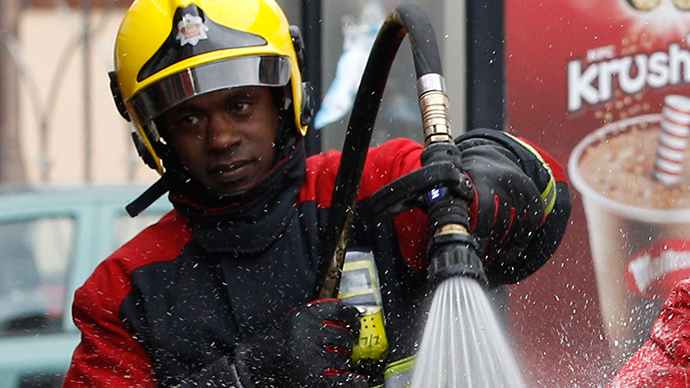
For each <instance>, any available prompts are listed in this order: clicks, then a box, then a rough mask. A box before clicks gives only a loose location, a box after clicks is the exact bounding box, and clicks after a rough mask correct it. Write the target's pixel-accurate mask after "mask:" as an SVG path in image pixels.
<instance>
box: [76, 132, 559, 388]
mask: <svg viewBox="0 0 690 388" xmlns="http://www.w3.org/2000/svg"><path fill="white" fill-rule="evenodd" d="M422 151H423V149H422V147H421V146H420V145H419V144H417V143H415V142H412V141H409V140H403V139H400V140H393V141H389V142H387V143H385V144H383V145H381V146H379V147H375V148H372V149H371V150H370V151H369V154H368V157H367V162H366V166H365V170H364V172H363V177H362V183H361V186H360V191H359V195H358V209H357V210H358V217H357V221H356V222H355V224H354V227H353V234H352V238H351V240H350V241H351V242H350V244H349V246H353V247H354V246H362V247H366V248H368V249H371V250H372V251H373V252H374V255H375V257H376V259H377V265H378V269H379V276H380V281H381V287H382V295H383V297H384V311H385V318H386V331H387V336H388V339H389V355H388V358H389V360H388V361H395V360H399V359H402V358H405V357H408V356H410V355H412V349H413V342H414V341H415V340H416V338H415V337H416V333H418V332H419V328H418V327H417V326H416V319H414V317H416V316H418V315H419V314H417V313H415V310H416V308H417V305H418V304H419V302H420V301H421V298H422V296H423V295H424V292H425V287H426V273H425V271H424V269H425V268H426V266H427V264H428V262H427V259H426V249H427V243H428V232H427V218H426V215H425V214H424V213H423V212H422V211H421V210H419V209H414V210H411V211H407V212H405V213H403V214H401V215H399V216H397V217H395V218H394V219H392V220H391V219H388V218H382V217H379V216H377V215H374V214H370V213H371V212H370V211H369V209H370V208H371V204H370V203H369V201H368V198H369V197H370V196H371V195H372V194H373V193H374V192H375V191H376V190H378V189H379V188H381V187H382V186H384V185H385V184H387V183H389V182H391V181H393V180H395V179H397V178H399V177H401V176H403V175H405V174H407V173H409V172H410V171H413V170H415V169H417V168H419V167H420V154H421V152H422ZM547 157H548V156H547ZM339 162H340V153H339V152H334V151H331V152H327V153H324V154H320V155H316V156H314V157H310V158H309V159H305V157H304V153H303V150H302V148H301V147H298V149H297V151H296V152H295V153H293V154H291V155H290V156H289V157H288V158H286V159H285V160H284V161H282V162H281V163H279V164H278V165H277V166H276V168H275V169H274V170H273V171H272V172H271V173H270V175H269V176H267V177H266V178H265V179H264V180H262V181H261V182H259V183H258V184H257V185H256V186H254V187H252V188H250V189H249V190H248V191H247V192H246V193H245V195H244V196H243V197H242V200H241V201H240V202H238V203H236V204H234V205H231V206H228V207H226V208H222V209H213V210H208V209H201V208H199V207H197V206H195V204H194V203H192V202H189V201H187V200H186V199H185V197H184V196H181V195H176V193H173V194H171V200H172V201H173V204H174V205H175V209H176V210H173V211H171V212H170V213H168V214H167V215H166V216H164V217H163V218H162V219H161V220H160V221H159V222H158V223H156V224H154V225H153V226H151V227H149V228H147V229H146V230H144V231H143V232H141V233H140V234H139V235H138V236H137V237H135V238H134V239H132V240H131V241H130V242H128V243H127V244H125V245H124V246H123V247H122V248H120V249H119V250H117V251H116V252H115V253H113V254H112V255H111V256H110V257H109V258H107V259H106V260H105V261H104V262H103V263H101V264H100V265H99V266H98V268H97V269H96V270H95V271H94V273H93V275H92V276H91V277H90V278H89V279H88V280H87V282H86V283H85V284H84V285H83V286H82V287H81V288H80V289H78V290H77V292H76V294H75V301H74V307H73V314H74V321H75V323H76V325H77V326H78V328H79V329H80V330H81V332H82V341H81V343H80V345H79V346H78V347H77V349H76V351H75V353H74V356H73V359H72V364H71V366H70V369H69V371H68V373H67V376H66V379H65V385H64V386H65V387H77V386H89V387H114V386H128V387H155V386H176V385H184V384H185V383H190V382H191V381H195V382H198V381H199V380H198V376H200V375H203V374H205V375H207V376H212V380H213V382H214V383H215V384H218V385H216V386H232V385H231V384H232V381H234V380H233V379H234V378H235V377H233V376H231V372H232V370H231V368H229V367H228V366H229V365H230V364H231V363H232V354H233V352H234V349H235V347H236V345H237V344H238V343H239V342H243V341H251V338H252V337H253V336H255V335H259V334H263V333H265V332H266V331H267V330H268V329H269V328H271V327H272V326H274V325H275V324H277V323H278V322H280V321H281V320H282V319H283V318H284V316H285V315H286V313H287V312H288V311H289V310H290V309H291V308H293V307H295V306H299V305H301V304H304V303H307V302H309V301H311V300H313V299H314V296H315V290H316V289H317V285H316V272H317V268H318V265H319V255H320V252H321V243H320V239H321V237H322V235H323V232H324V229H325V224H326V219H327V212H328V209H329V207H330V201H331V196H332V193H333V187H334V184H335V178H336V174H337V170H338V165H339ZM548 162H549V164H550V165H551V169H552V170H554V174H553V175H554V176H556V180H557V181H558V182H560V183H558V184H559V185H563V188H562V189H563V190H566V194H567V189H565V186H564V185H565V183H564V181H565V175H564V174H563V171H562V169H561V168H560V166H558V164H557V163H555V162H554V161H552V160H550V159H549V160H548ZM563 201H567V203H565V204H562V205H561V206H564V207H565V208H567V209H569V206H570V204H569V197H568V196H567V195H564V196H563ZM557 206H558V205H557ZM566 218H567V215H566ZM545 225H548V222H547V223H546V224H545ZM555 230H556V234H557V236H551V237H552V238H553V239H555V240H556V243H555V244H553V243H551V245H553V247H551V248H549V249H550V251H547V252H543V249H544V247H543V242H538V243H537V242H535V244H534V247H532V248H530V247H528V249H534V250H535V251H536V250H542V251H541V252H540V254H541V255H546V256H550V255H551V254H552V253H553V250H555V246H557V245H558V244H557V242H558V241H560V238H561V235H562V230H558V228H555ZM540 244H541V245H540ZM379 377H380V376H375V377H374V379H373V380H372V381H378V378H379ZM195 379H197V380H195ZM225 379H227V381H228V382H230V383H229V384H228V385H222V384H223V381H224V380H225ZM211 386H213V385H211Z"/></svg>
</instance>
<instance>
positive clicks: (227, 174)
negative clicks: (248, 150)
mask: <svg viewBox="0 0 690 388" xmlns="http://www.w3.org/2000/svg"><path fill="white" fill-rule="evenodd" d="M249 166H250V162H249V161H247V160H238V161H234V162H231V163H224V164H218V165H216V166H214V167H212V168H210V169H209V170H208V174H209V175H210V176H211V177H212V178H213V179H214V180H218V181H221V182H222V183H231V182H235V181H239V180H242V179H244V178H246V175H247V169H248V168H249Z"/></svg>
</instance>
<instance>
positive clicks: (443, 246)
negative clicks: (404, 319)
mask: <svg viewBox="0 0 690 388" xmlns="http://www.w3.org/2000/svg"><path fill="white" fill-rule="evenodd" d="M475 245H476V242H475V240H474V238H473V237H472V235H471V234H470V233H469V231H468V230H467V228H465V227H464V226H462V225H458V224H448V225H445V226H443V227H442V228H441V229H439V230H438V231H437V233H436V234H435V235H434V237H432V239H431V246H430V249H429V253H430V258H431V262H430V264H429V268H428V269H427V273H428V275H429V280H430V283H432V284H433V285H437V284H438V283H440V282H442V281H443V280H446V279H448V278H450V277H455V276H465V277H470V278H473V279H477V280H478V281H480V282H482V283H484V284H487V283H488V280H487V277H486V274H485V273H484V266H483V265H482V260H481V259H480V258H479V255H477V252H476V247H475Z"/></svg>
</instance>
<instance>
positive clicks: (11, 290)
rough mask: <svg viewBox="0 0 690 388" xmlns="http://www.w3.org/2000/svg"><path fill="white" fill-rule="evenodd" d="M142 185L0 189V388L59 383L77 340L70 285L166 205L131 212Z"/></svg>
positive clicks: (157, 216) (34, 387) (159, 203)
mask: <svg viewBox="0 0 690 388" xmlns="http://www.w3.org/2000/svg"><path fill="white" fill-rule="evenodd" d="M145 189H146V187H142V186H132V185H127V186H125V185H123V186H101V185H80V186H71V187H68V186H60V187H56V186H51V187H38V188H31V189H12V190H3V189H0V388H10V387H11V388H17V387H21V388H29V387H32V388H38V387H41V388H45V387H59V386H60V385H61V383H62V379H63V376H64V373H65V372H66V370H67V368H68V367H69V362H70V359H71V357H72V352H73V351H74V349H75V347H76V346H77V344H78V343H79V338H80V335H79V331H78V330H77V328H76V327H75V326H74V323H73V322H72V314H71V305H72V300H73V296H74V291H75V290H76V289H77V288H78V287H79V286H81V285H82V284H83V283H84V281H85V280H86V278H87V277H88V276H89V275H90V274H91V272H92V271H93V269H94V268H95V267H96V266H97V265H98V263H99V262H101V261H102V260H103V259H104V258H106V257H107V256H108V255H109V254H110V253H112V252H113V251H114V250H115V249H117V248H118V247H119V246H120V245H122V244H123V243H124V242H126V241H127V240H129V239H130V238H132V237H134V235H135V234H137V233H138V232H139V231H140V230H142V229H143V228H145V227H146V226H148V225H150V224H152V223H154V222H156V221H157V220H158V219H160V218H161V217H162V216H163V215H164V214H165V213H166V212H168V211H169V210H170V209H171V205H170V202H168V200H167V199H166V198H161V199H160V200H158V201H157V202H156V203H154V204H153V205H152V206H151V207H150V208H149V209H147V210H146V211H145V212H144V213H142V214H140V215H139V216H137V217H136V218H130V217H129V216H128V215H127V213H126V212H125V209H124V208H125V206H126V205H127V204H128V203H129V202H131V201H132V200H133V199H135V198H136V197H137V196H138V195H139V194H141V193H142V192H143V191H144V190H145Z"/></svg>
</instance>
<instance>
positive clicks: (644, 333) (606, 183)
mask: <svg viewBox="0 0 690 388" xmlns="http://www.w3.org/2000/svg"><path fill="white" fill-rule="evenodd" d="M661 121H662V115H660V114H652V115H645V116H638V117H633V118H630V119H626V120H621V121H617V122H614V123H611V124H609V125H606V126H604V127H602V128H600V129H598V130H596V131H595V132H593V133H591V134H589V135H587V136H586V137H585V138H584V139H583V140H582V141H581V142H580V143H579V144H578V145H577V146H576V147H575V148H574V149H573V152H572V153H571V155H570V160H569V163H568V171H569V175H570V179H571V182H572V184H573V186H574V187H575V189H577V191H578V192H579V193H580V194H581V196H582V203H583V205H584V210H585V216H586V219H587V228H588V233H589V242H590V248H591V255H592V259H593V264H594V270H595V274H596V281H597V290H598V294H599V302H600V306H601V314H602V318H603V321H604V324H605V326H606V327H605V329H606V334H607V337H608V341H609V344H610V348H611V356H612V361H613V363H614V365H621V364H622V363H623V362H625V361H626V360H627V358H628V357H629V356H630V355H632V353H634V351H635V350H637V349H638V348H639V346H640V345H641V344H642V343H643V342H644V341H646V339H648V338H649V329H650V327H651V324H652V323H653V321H654V320H655V319H656V317H657V315H658V314H659V310H660V307H661V304H662V303H663V301H664V300H665V298H666V297H667V295H668V292H669V290H670V288H671V287H672V286H673V285H674V284H675V283H676V282H677V281H679V280H681V279H683V278H686V277H690V187H689V186H688V179H687V177H683V178H681V182H680V183H678V184H676V185H664V184H663V183H661V182H659V181H656V180H654V179H653V178H652V175H653V170H654V158H655V153H656V149H657V145H658V133H659V132H660V128H661ZM689 159H690V157H686V158H685V161H684V163H685V162H687V161H688V160H689ZM685 171H690V168H688V167H687V166H686V168H685Z"/></svg>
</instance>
